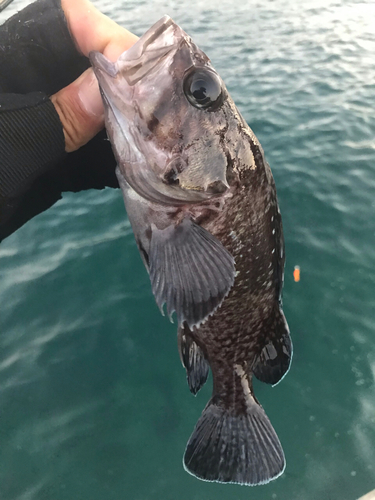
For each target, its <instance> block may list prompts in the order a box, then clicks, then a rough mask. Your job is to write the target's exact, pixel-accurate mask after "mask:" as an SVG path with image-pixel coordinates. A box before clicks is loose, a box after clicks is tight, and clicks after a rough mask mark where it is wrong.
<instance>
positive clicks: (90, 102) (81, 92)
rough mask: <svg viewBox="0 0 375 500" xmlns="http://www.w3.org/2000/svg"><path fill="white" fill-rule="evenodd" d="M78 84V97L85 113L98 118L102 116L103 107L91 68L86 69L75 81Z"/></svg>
mask: <svg viewBox="0 0 375 500" xmlns="http://www.w3.org/2000/svg"><path fill="white" fill-rule="evenodd" d="M76 84H77V85H79V89H78V97H79V99H80V101H81V103H82V106H83V108H84V109H85V110H86V111H87V114H89V115H94V116H96V117H98V118H102V117H104V107H103V101H102V97H101V95H100V91H99V85H98V80H97V79H96V76H95V75H94V72H93V70H92V68H89V69H87V70H86V71H85V72H84V73H82V75H81V76H80V77H79V78H78V80H77V81H76Z"/></svg>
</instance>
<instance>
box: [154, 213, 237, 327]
mask: <svg viewBox="0 0 375 500" xmlns="http://www.w3.org/2000/svg"><path fill="white" fill-rule="evenodd" d="M149 265H150V279H151V285H152V291H153V293H154V296H155V300H156V303H157V304H158V306H159V308H160V310H161V311H162V313H163V305H164V304H166V309H167V314H168V316H169V318H170V319H171V320H172V315H173V312H176V316H177V320H178V324H179V325H182V324H183V322H186V324H187V325H188V326H189V327H190V328H192V327H193V326H199V325H200V324H201V323H202V321H204V320H205V319H206V318H207V317H208V316H209V315H210V314H212V313H213V312H214V311H215V310H216V309H217V308H218V307H219V306H220V305H221V303H222V301H223V300H224V298H225V297H226V295H227V294H228V293H229V290H230V289H231V287H232V285H233V283H234V277H235V267H234V259H233V257H232V255H231V254H230V253H229V252H228V250H226V248H225V247H224V246H223V245H222V244H221V243H220V241H219V240H218V239H216V238H215V237H214V236H212V235H211V234H210V233H209V232H208V231H206V230H205V229H204V228H202V227H201V226H199V225H198V224H196V223H195V222H193V221H192V220H191V219H189V218H185V219H184V220H183V221H182V222H181V223H180V224H179V225H177V226H175V225H171V226H168V227H167V228H166V229H158V228H157V227H156V226H153V227H152V236H151V244H150V252H149Z"/></svg>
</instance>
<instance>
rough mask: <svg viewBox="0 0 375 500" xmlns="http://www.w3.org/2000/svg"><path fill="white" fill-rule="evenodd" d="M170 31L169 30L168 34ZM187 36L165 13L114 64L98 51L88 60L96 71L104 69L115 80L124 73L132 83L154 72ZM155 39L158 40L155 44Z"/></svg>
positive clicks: (106, 74) (90, 55)
mask: <svg viewBox="0 0 375 500" xmlns="http://www.w3.org/2000/svg"><path fill="white" fill-rule="evenodd" d="M168 30H170V33H166V32H167V31H168ZM163 35H165V36H164V39H163ZM185 38H186V35H185V33H184V32H183V31H182V30H181V28H180V27H179V26H178V25H177V24H176V23H175V22H174V21H173V20H172V19H171V18H170V17H169V16H164V17H162V18H161V19H160V20H159V21H157V22H156V23H155V24H154V25H153V26H151V28H150V29H149V30H148V31H146V33H145V34H144V35H142V36H141V37H140V38H139V39H138V40H137V41H136V43H135V44H134V45H132V46H131V47H130V48H129V49H127V50H126V51H124V52H123V53H122V54H121V55H120V56H119V57H118V59H117V61H116V62H115V63H111V62H110V61H109V60H107V59H106V58H105V57H104V56H103V55H99V54H98V53H97V52H95V51H94V52H90V54H89V59H90V62H91V65H92V67H93V69H94V71H95V73H97V74H98V73H99V72H102V73H104V75H103V76H104V78H105V77H106V76H109V77H111V78H114V79H115V78H116V77H117V76H118V75H119V74H121V76H122V77H124V78H125V79H126V81H127V83H128V84H129V85H130V86H132V85H135V84H136V83H137V82H138V81H139V80H141V79H142V78H143V77H144V76H146V75H147V74H148V73H149V72H150V71H152V70H153V69H154V67H155V66H156V65H157V64H158V63H159V62H160V60H162V59H163V58H164V57H165V56H167V55H168V54H169V53H170V52H171V51H173V50H177V49H178V48H179V46H180V44H181V42H183V41H184V40H185ZM155 41H159V43H156V44H155V46H152V45H153V43H154V42H155Z"/></svg>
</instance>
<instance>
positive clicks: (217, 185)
mask: <svg viewBox="0 0 375 500" xmlns="http://www.w3.org/2000/svg"><path fill="white" fill-rule="evenodd" d="M227 189H228V186H227V185H226V184H224V182H222V181H214V182H211V184H209V185H208V186H207V191H208V192H209V193H213V194H220V193H224V192H225V191H226V190H227Z"/></svg>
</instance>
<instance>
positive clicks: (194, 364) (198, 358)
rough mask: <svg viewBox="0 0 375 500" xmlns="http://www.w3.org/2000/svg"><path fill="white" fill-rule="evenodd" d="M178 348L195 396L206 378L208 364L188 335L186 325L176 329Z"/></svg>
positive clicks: (189, 384) (191, 390) (190, 387)
mask: <svg viewBox="0 0 375 500" xmlns="http://www.w3.org/2000/svg"><path fill="white" fill-rule="evenodd" d="M178 350H179V353H180V358H181V363H182V365H183V366H184V367H185V369H186V378H187V383H188V386H189V389H190V392H191V393H192V394H194V396H195V395H196V394H197V392H198V391H199V390H200V389H201V387H203V385H204V384H205V382H206V380H207V377H208V373H209V364H208V362H207V361H206V359H205V357H204V354H203V351H202V349H201V348H200V347H199V346H198V344H197V343H196V342H194V340H193V339H192V337H191V335H189V328H188V327H187V326H186V325H185V326H184V327H182V328H179V330H178Z"/></svg>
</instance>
